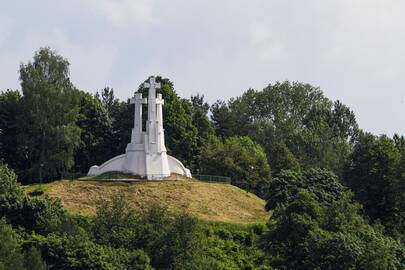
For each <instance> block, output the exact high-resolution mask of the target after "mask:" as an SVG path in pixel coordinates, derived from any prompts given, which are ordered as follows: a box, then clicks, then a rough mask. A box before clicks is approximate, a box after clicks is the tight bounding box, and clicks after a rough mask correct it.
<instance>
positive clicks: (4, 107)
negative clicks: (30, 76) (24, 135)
mask: <svg viewBox="0 0 405 270" xmlns="http://www.w3.org/2000/svg"><path fill="white" fill-rule="evenodd" d="M20 107H21V94H20V93H19V92H18V91H16V90H14V91H13V90H7V91H5V92H1V93H0V161H1V160H3V161H4V162H8V164H9V165H10V166H11V167H13V168H17V167H19V166H21V164H20V159H19V158H16V157H17V153H18V152H17V146H18V144H17V135H18V130H17V123H16V122H17V121H16V116H17V115H18V114H19V113H20V110H21V108H20Z"/></svg>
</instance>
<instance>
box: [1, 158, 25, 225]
mask: <svg viewBox="0 0 405 270" xmlns="http://www.w3.org/2000/svg"><path fill="white" fill-rule="evenodd" d="M23 198H24V196H23V191H22V189H21V187H20V184H19V183H18V182H17V175H16V174H15V173H14V172H13V171H12V170H11V169H9V168H8V166H7V165H5V164H2V163H0V217H2V216H6V217H7V218H9V219H16V218H17V216H18V214H17V211H18V209H20V207H21V204H22V201H23Z"/></svg>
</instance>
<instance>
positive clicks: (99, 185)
mask: <svg viewBox="0 0 405 270" xmlns="http://www.w3.org/2000/svg"><path fill="white" fill-rule="evenodd" d="M39 190H43V191H44V193H45V194H48V195H50V196H51V197H54V198H60V199H61V201H62V204H63V206H64V207H65V208H66V209H67V210H68V211H70V212H72V213H75V214H83V215H94V214H95V212H96V203H97V201H98V200H99V199H101V198H103V199H107V200H110V199H111V198H112V197H113V196H114V195H116V194H121V195H122V196H123V197H124V198H125V200H126V201H127V202H128V204H129V205H130V206H131V207H133V208H135V209H139V208H142V207H145V206H147V205H151V204H159V205H161V206H165V207H167V208H168V209H169V210H171V211H174V212H182V211H186V212H187V213H190V214H192V215H195V216H196V217H198V218H201V219H204V220H209V221H219V222H231V223H256V222H265V221H267V220H268V218H269V214H268V213H267V212H266V211H265V209H264V205H265V202H264V201H263V200H262V199H260V198H259V197H257V196H256V195H254V194H252V193H248V192H246V191H244V190H242V189H239V188H238V187H235V186H232V185H229V184H222V183H205V182H199V181H194V180H192V181H190V180H170V181H139V182H138V181H136V182H119V181H117V182H113V181H112V182H102V181H91V180H89V181H78V180H75V181H69V180H62V181H56V182H53V183H49V184H43V185H42V186H40V185H38V184H35V185H29V186H26V191H27V192H28V193H31V194H36V193H37V192H34V191H39Z"/></svg>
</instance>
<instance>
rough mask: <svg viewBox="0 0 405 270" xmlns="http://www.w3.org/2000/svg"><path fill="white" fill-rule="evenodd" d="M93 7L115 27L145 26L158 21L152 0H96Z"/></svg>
mask: <svg viewBox="0 0 405 270" xmlns="http://www.w3.org/2000/svg"><path fill="white" fill-rule="evenodd" d="M93 4H94V5H95V7H96V8H97V9H98V10H99V11H100V12H101V13H102V14H103V15H104V16H105V17H106V18H107V20H108V21H109V22H110V23H112V24H113V25H115V26H120V27H123V26H126V25H129V26H133V25H134V24H136V25H140V26H145V25H149V24H152V23H156V22H157V21H158V17H159V16H158V14H157V12H156V11H155V1H154V0H97V1H93Z"/></svg>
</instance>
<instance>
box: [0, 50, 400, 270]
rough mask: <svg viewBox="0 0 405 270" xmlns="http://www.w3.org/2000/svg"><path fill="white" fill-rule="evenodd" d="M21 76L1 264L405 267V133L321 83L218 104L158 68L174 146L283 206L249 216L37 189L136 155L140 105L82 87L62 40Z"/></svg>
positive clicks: (207, 170)
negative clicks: (228, 220)
mask: <svg viewBox="0 0 405 270" xmlns="http://www.w3.org/2000/svg"><path fill="white" fill-rule="evenodd" d="M19 74H20V82H21V91H20V90H5V89H4V91H2V92H1V93H0V160H1V161H0V243H1V244H0V269H16V270H18V269H33V270H36V269H207V270H208V269H405V245H404V241H405V138H404V136H403V135H401V134H396V135H394V136H393V137H392V138H391V137H389V136H386V135H374V134H370V133H368V132H366V131H364V130H362V129H361V128H360V127H359V126H358V124H357V121H356V117H355V115H354V113H353V111H352V110H351V109H350V108H348V107H347V106H346V105H344V104H342V103H341V102H340V101H331V100H330V99H328V98H327V97H325V96H324V94H323V92H322V91H321V89H320V88H318V87H314V86H311V85H309V84H305V83H300V82H289V81H284V82H276V83H275V84H269V85H267V86H265V87H264V88H263V89H262V90H255V89H248V90H246V91H245V92H244V93H243V94H242V95H241V96H238V97H234V98H230V99H228V100H218V101H217V102H215V103H214V104H211V105H210V104H208V103H207V102H206V101H205V100H204V95H200V94H196V95H194V96H191V97H190V98H189V99H188V98H180V97H179V96H178V95H177V93H176V91H175V89H174V84H173V83H172V82H171V81H170V80H169V79H167V78H162V77H157V80H158V81H159V82H160V83H161V85H162V87H161V89H160V92H161V93H162V95H163V98H164V99H165V106H164V128H165V136H166V138H165V140H166V145H167V148H168V152H169V154H172V155H173V156H175V157H178V158H179V159H180V160H181V161H182V162H183V163H184V164H185V165H186V166H187V167H189V168H190V169H191V171H192V173H194V174H208V175H221V176H229V177H231V179H232V180H233V181H234V182H235V183H241V182H244V183H247V185H242V186H241V187H242V188H248V189H249V191H251V192H254V193H255V194H257V195H258V196H259V197H261V198H262V199H264V200H265V201H266V210H268V211H271V213H272V216H271V218H270V219H269V221H268V222H267V223H266V224H255V225H236V224H222V223H210V222H206V221H201V220H199V219H196V218H195V217H193V216H190V215H189V214H187V213H178V214H173V213H170V212H169V211H168V210H167V209H166V208H163V207H161V206H157V205H151V206H150V207H148V208H146V209H144V210H142V211H132V210H129V208H128V206H127V202H126V201H125V200H124V199H123V198H122V197H120V196H119V194H117V196H116V197H115V198H114V200H113V201H104V200H100V201H99V202H98V207H97V214H96V216H94V217H83V216H78V215H72V214H70V213H68V212H67V211H66V210H64V209H63V207H62V205H61V202H60V201H59V200H57V199H53V198H50V197H48V196H38V197H35V196H27V195H26V194H25V193H24V191H23V188H22V186H21V185H25V184H31V183H38V182H42V181H44V182H51V181H54V180H58V179H61V178H64V176H66V175H67V174H71V173H77V174H80V173H86V172H87V171H88V169H89V167H90V166H92V165H94V164H101V163H102V162H104V161H106V160H108V159H109V158H111V157H113V156H115V155H118V154H122V153H124V152H125V147H126V144H127V143H128V142H129V141H130V135H131V133H130V132H131V128H132V125H133V110H134V108H133V105H132V104H130V102H129V99H128V100H125V101H122V100H118V99H117V98H116V97H115V96H114V89H113V88H110V87H105V88H104V89H98V90H93V89H79V88H77V87H76V86H74V85H73V83H72V82H71V80H70V78H69V62H68V60H67V59H65V58H63V57H62V56H60V55H58V54H57V53H56V52H54V51H52V50H51V49H50V48H41V49H40V50H39V51H38V52H36V53H35V55H34V58H33V60H32V61H29V62H27V63H23V64H21V65H20V70H19ZM146 79H148V78H145V80H146ZM90 92H92V93H94V94H90ZM135 92H141V93H144V92H145V89H143V88H142V87H141V86H139V87H135V88H134V89H133V92H132V93H129V94H128V97H132V96H133V94H134V93H135Z"/></svg>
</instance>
